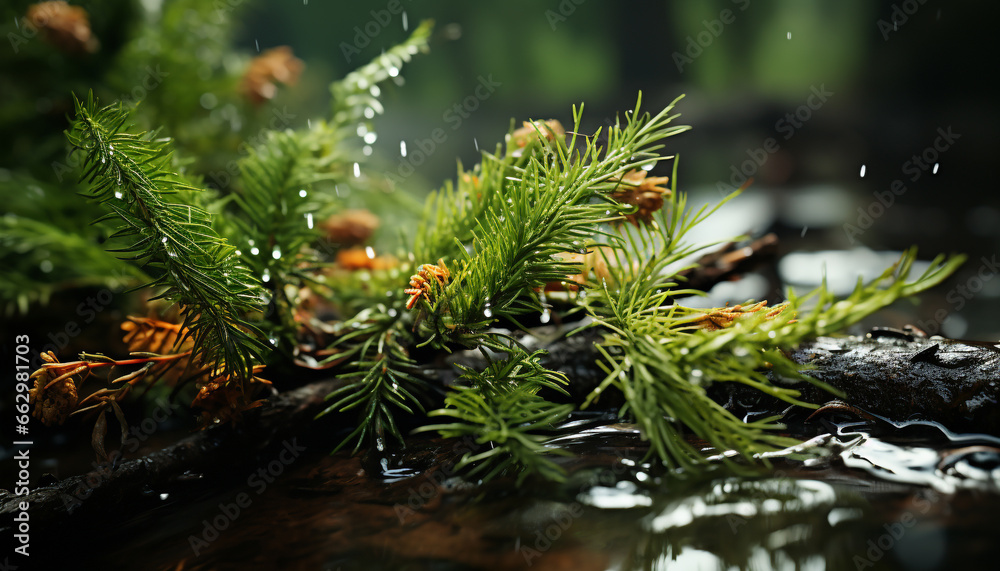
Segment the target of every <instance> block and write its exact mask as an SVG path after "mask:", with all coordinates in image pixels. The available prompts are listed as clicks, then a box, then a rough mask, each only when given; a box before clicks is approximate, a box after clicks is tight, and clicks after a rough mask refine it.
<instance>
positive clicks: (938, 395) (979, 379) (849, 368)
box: [734, 329, 1000, 434]
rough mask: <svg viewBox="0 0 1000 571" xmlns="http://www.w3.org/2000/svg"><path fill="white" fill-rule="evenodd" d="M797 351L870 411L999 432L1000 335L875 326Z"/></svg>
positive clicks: (808, 393) (817, 394)
mask: <svg viewBox="0 0 1000 571" xmlns="http://www.w3.org/2000/svg"><path fill="white" fill-rule="evenodd" d="M792 358H793V359H795V360H796V361H797V362H799V363H808V364H809V365H812V366H815V367H816V368H817V369H816V370H815V371H812V372H811V373H810V374H811V375H812V376H814V377H816V378H818V379H820V380H822V381H825V382H827V383H829V384H831V385H833V386H834V387H837V388H839V389H840V390H842V391H844V394H845V398H844V400H845V401H846V402H847V403H848V404H849V405H851V406H854V407H857V408H859V409H863V410H864V411H867V412H870V413H874V414H876V415H879V416H882V417H886V418H889V419H892V420H914V419H921V420H932V421H936V422H940V423H941V424H943V425H945V426H946V427H948V428H951V429H952V430H956V431H971V432H986V433H989V434H1000V406H998V403H1000V349H998V344H996V343H985V342H978V341H960V340H952V339H944V338H941V337H931V338H927V337H923V336H918V335H914V334H910V333H907V332H903V331H895V330H885V329H875V330H873V331H872V332H871V333H869V334H868V335H866V336H865V337H844V338H833V337H822V338H819V339H817V340H815V341H813V342H811V343H809V344H807V345H804V346H802V347H800V348H799V349H798V350H796V351H794V352H793V353H792ZM797 388H800V389H801V390H802V393H803V397H804V398H805V399H807V400H810V401H811V402H816V403H824V402H827V401H829V400H831V399H830V396H829V394H828V393H826V392H825V391H822V390H820V389H818V388H816V387H813V386H799V387H797ZM734 402H735V400H734Z"/></svg>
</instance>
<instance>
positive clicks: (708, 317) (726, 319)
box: [690, 301, 794, 331]
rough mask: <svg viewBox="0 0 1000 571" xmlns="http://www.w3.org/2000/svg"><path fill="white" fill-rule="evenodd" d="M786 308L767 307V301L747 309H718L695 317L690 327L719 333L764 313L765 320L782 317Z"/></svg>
mask: <svg viewBox="0 0 1000 571" xmlns="http://www.w3.org/2000/svg"><path fill="white" fill-rule="evenodd" d="M786 307H788V305H787V304H781V305H776V306H774V307H767V301H760V302H757V303H754V304H751V305H748V306H746V307H744V306H742V305H734V306H732V307H717V308H714V309H711V310H710V311H708V312H706V313H704V314H702V315H698V316H695V318H694V319H693V321H691V323H690V325H693V326H695V327H697V328H698V329H704V330H705V331H717V330H719V329H724V328H726V327H729V326H730V325H732V324H733V323H734V322H735V321H736V320H737V319H740V318H742V317H746V316H748V315H752V314H755V313H759V312H762V311H763V312H766V313H764V319H773V318H775V317H777V316H778V315H780V314H781V312H783V311H784V310H785V308H786ZM789 323H794V320H792V321H789Z"/></svg>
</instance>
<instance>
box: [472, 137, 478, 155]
mask: <svg viewBox="0 0 1000 571" xmlns="http://www.w3.org/2000/svg"><path fill="white" fill-rule="evenodd" d="M472 144H474V145H475V146H476V152H477V153H478V152H479V139H477V138H475V137H473V138H472Z"/></svg>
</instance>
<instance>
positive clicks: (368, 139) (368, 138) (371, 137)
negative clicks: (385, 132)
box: [364, 133, 378, 145]
mask: <svg viewBox="0 0 1000 571" xmlns="http://www.w3.org/2000/svg"><path fill="white" fill-rule="evenodd" d="M364 139H365V142H366V143H368V144H369V145H371V144H372V143H374V142H375V140H376V139H378V135H376V134H375V133H366V134H365V137H364Z"/></svg>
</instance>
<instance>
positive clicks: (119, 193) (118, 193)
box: [115, 190, 124, 200]
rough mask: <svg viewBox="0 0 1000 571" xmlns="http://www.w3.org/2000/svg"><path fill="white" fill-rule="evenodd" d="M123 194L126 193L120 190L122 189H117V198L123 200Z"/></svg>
mask: <svg viewBox="0 0 1000 571" xmlns="http://www.w3.org/2000/svg"><path fill="white" fill-rule="evenodd" d="M122 196H124V195H123V194H122V191H120V190H116V191H115V198H117V199H118V200H121V199H122Z"/></svg>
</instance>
